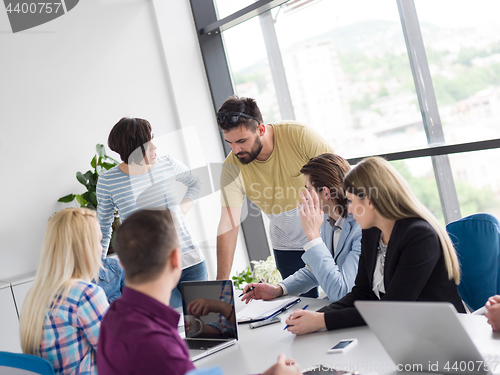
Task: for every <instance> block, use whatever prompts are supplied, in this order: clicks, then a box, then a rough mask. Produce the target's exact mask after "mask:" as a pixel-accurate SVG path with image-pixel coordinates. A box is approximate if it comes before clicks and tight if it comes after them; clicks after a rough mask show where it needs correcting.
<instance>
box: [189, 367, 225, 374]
mask: <svg viewBox="0 0 500 375" xmlns="http://www.w3.org/2000/svg"><path fill="white" fill-rule="evenodd" d="M186 375H224V373H223V372H222V370H221V368H220V367H208V368H207V367H206V368H197V369H195V370H191V371H189V372H186Z"/></svg>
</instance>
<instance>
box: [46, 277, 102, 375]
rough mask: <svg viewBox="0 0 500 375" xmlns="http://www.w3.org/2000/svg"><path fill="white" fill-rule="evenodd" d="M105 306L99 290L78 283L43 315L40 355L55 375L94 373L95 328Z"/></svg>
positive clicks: (87, 374)
mask: <svg viewBox="0 0 500 375" xmlns="http://www.w3.org/2000/svg"><path fill="white" fill-rule="evenodd" d="M59 300H60V298H59V299H58V301H59ZM108 307H109V304H108V300H107V299H106V295H105V294H104V291H103V290H102V289H101V288H100V287H98V286H97V285H95V284H92V283H89V282H84V281H78V282H77V283H76V284H75V285H74V286H73V287H72V288H71V290H70V291H69V293H68V296H67V297H66V298H65V299H64V300H63V301H61V303H60V305H59V307H58V308H56V310H55V311H50V312H49V313H47V317H46V320H45V327H44V331H43V335H42V341H41V343H40V354H41V356H42V357H43V358H45V359H47V360H48V361H49V362H50V363H51V364H52V366H53V367H54V372H55V373H56V374H64V375H69V374H71V375H73V374H74V375H77V374H78V375H80V374H81V375H96V374H97V366H96V351H97V342H98V338H99V328H100V326H101V320H102V318H103V316H104V313H105V312H106V310H107V309H108Z"/></svg>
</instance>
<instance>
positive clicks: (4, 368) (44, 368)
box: [0, 352, 54, 375]
mask: <svg viewBox="0 0 500 375" xmlns="http://www.w3.org/2000/svg"><path fill="white" fill-rule="evenodd" d="M12 369H18V371H16V374H19V375H21V374H24V373H25V372H26V375H33V374H40V375H54V369H53V368H52V365H51V364H50V362H49V361H47V360H46V359H44V358H42V357H36V356H34V355H31V354H22V353H9V352H0V375H9V374H12ZM22 370H25V371H22Z"/></svg>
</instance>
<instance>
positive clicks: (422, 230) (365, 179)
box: [286, 157, 465, 335]
mask: <svg viewBox="0 0 500 375" xmlns="http://www.w3.org/2000/svg"><path fill="white" fill-rule="evenodd" d="M344 189H345V191H346V194H347V199H348V200H349V201H350V202H349V212H351V213H352V215H353V217H354V219H355V220H356V222H357V223H358V224H359V226H360V227H361V229H362V230H363V234H362V239H361V256H360V258H359V268H358V275H357V276H356V282H355V285H354V287H353V288H352V291H351V292H350V293H348V294H347V295H346V296H345V297H344V298H342V299H341V300H339V301H337V302H334V303H332V304H330V305H329V306H326V307H324V308H322V309H320V310H319V311H318V312H313V311H302V310H296V311H294V312H293V313H292V314H291V316H290V317H289V318H288V319H287V320H286V323H287V324H288V325H289V328H288V330H289V331H290V332H292V333H295V334H299V335H300V334H305V333H310V332H315V331H318V330H320V329H322V328H327V329H328V330H333V329H339V328H348V327H354V326H360V325H363V324H365V322H364V320H363V318H362V317H361V315H360V314H359V313H358V311H357V310H356V308H355V307H354V302H355V301H357V300H382V301H443V302H450V303H452V304H453V305H454V306H455V308H456V309H457V311H458V312H465V309H464V306H463V304H462V301H461V299H460V295H459V294H458V289H457V285H458V284H459V282H460V265H459V263H458V258H457V254H456V252H455V249H454V247H453V244H452V242H451V240H450V237H449V236H448V233H447V232H446V229H445V228H444V227H443V226H442V225H441V224H440V223H439V222H438V220H437V219H436V218H435V217H434V216H433V215H432V213H431V212H430V211H429V210H428V209H427V208H426V207H425V206H424V205H422V204H421V203H420V202H419V201H418V200H417V198H416V197H415V195H413V193H412V191H411V190H410V188H409V186H408V184H407V183H406V181H405V180H404V179H403V177H402V176H401V175H400V174H399V173H398V172H397V171H396V169H394V167H393V166H392V165H391V164H389V162H387V161H386V160H384V159H382V158H380V157H371V158H367V159H365V160H363V161H361V162H360V163H359V164H358V165H357V166H355V167H354V168H353V169H351V171H350V172H349V173H347V175H346V176H345V179H344ZM308 203H309V204H310V205H314V204H315V202H312V201H310V202H308Z"/></svg>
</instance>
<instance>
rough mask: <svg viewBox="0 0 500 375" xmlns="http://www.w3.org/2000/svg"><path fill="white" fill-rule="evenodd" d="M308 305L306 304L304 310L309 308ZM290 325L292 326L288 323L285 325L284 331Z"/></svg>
mask: <svg viewBox="0 0 500 375" xmlns="http://www.w3.org/2000/svg"><path fill="white" fill-rule="evenodd" d="M308 307H309V305H305V306H304V307H303V308H302V310H305V309H307V308H308ZM288 327H290V326H289V325H288V324H287V325H286V326H285V328H283V331H284V330H285V329H287V328H288Z"/></svg>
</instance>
